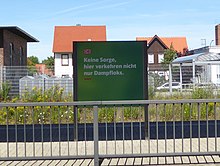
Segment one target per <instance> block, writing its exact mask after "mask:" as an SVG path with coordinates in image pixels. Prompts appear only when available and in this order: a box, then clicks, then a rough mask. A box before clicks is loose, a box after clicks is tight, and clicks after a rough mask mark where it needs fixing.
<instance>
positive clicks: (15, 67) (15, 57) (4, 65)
mask: <svg viewBox="0 0 220 166" xmlns="http://www.w3.org/2000/svg"><path fill="white" fill-rule="evenodd" d="M28 42H38V40H37V39H35V38H34V37H33V36H31V35H30V34H28V33H27V32H25V31H24V30H22V29H20V28H19V27H17V26H2V27H0V73H1V74H0V85H1V84H2V83H3V82H7V83H9V84H10V87H11V88H10V92H9V95H18V94H19V79H20V78H22V77H24V76H25V75H27V73H28V69H27V43H28Z"/></svg>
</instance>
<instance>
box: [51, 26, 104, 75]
mask: <svg viewBox="0 0 220 166" xmlns="http://www.w3.org/2000/svg"><path fill="white" fill-rule="evenodd" d="M73 41H106V26H81V25H77V26H55V30H54V41H53V52H54V59H55V63H54V65H55V66H54V68H55V76H57V77H62V76H70V77H73V62H72V54H73V51H74V50H73Z"/></svg>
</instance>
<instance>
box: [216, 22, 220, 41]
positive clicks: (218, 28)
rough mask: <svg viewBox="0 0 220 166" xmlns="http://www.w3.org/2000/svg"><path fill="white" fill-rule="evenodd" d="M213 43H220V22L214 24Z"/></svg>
mask: <svg viewBox="0 0 220 166" xmlns="http://www.w3.org/2000/svg"><path fill="white" fill-rule="evenodd" d="M215 45H220V24H218V25H216V26H215Z"/></svg>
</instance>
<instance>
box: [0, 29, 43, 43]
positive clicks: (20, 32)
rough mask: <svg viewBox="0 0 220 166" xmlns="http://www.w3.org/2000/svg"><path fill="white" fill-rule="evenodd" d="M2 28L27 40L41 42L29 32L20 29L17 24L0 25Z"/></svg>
mask: <svg viewBox="0 0 220 166" xmlns="http://www.w3.org/2000/svg"><path fill="white" fill-rule="evenodd" d="M0 30H8V31H10V32H12V33H14V34H16V35H18V36H20V37H22V38H24V39H26V40H27V42H39V41H38V40H37V39H36V38H34V37H33V36H31V35H29V34H28V33H27V32H25V31H24V30H22V29H20V28H19V27H17V26H0Z"/></svg>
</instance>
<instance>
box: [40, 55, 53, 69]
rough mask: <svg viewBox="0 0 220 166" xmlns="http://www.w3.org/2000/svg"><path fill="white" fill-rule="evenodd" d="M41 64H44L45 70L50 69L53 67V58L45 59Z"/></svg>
mask: <svg viewBox="0 0 220 166" xmlns="http://www.w3.org/2000/svg"><path fill="white" fill-rule="evenodd" d="M42 63H43V64H45V65H46V66H47V68H51V67H53V66H54V57H52V56H50V57H47V59H44V60H43V61H42Z"/></svg>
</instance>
